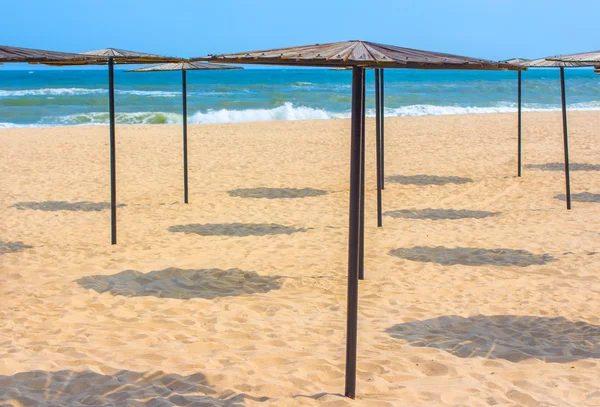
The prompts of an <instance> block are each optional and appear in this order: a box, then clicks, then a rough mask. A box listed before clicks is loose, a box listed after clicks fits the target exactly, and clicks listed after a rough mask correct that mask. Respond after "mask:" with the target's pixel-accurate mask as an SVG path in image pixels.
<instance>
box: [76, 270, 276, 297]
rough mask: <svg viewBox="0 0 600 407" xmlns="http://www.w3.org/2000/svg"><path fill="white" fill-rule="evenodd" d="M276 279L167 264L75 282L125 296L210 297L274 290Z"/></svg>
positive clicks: (241, 272)
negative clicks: (147, 271)
mask: <svg viewBox="0 0 600 407" xmlns="http://www.w3.org/2000/svg"><path fill="white" fill-rule="evenodd" d="M280 279H281V277H280V276H260V275H258V274H257V273H255V272H254V271H242V270H238V269H229V270H220V269H199V270H183V269H178V268H172V267H171V268H167V269H164V270H154V271H151V272H149V273H141V272H139V271H136V270H125V271H121V272H120V273H117V274H113V275H109V276H103V275H95V276H87V277H83V278H80V279H79V280H77V283H78V284H79V285H80V286H82V287H83V288H86V289H88V290H94V291H96V292H98V293H100V294H102V293H105V292H109V293H111V294H112V295H123V296H125V297H148V296H152V297H157V298H176V299H182V300H188V299H191V298H204V299H207V300H212V299H215V298H217V297H232V296H236V295H248V294H258V293H261V294H262V293H268V292H269V291H271V290H278V289H280V288H281V286H282V283H281V282H280V281H279V280H280Z"/></svg>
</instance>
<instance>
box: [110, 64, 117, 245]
mask: <svg viewBox="0 0 600 407" xmlns="http://www.w3.org/2000/svg"><path fill="white" fill-rule="evenodd" d="M108 111H109V123H110V225H111V244H117V166H116V156H115V150H116V140H115V61H114V59H113V58H109V59H108Z"/></svg>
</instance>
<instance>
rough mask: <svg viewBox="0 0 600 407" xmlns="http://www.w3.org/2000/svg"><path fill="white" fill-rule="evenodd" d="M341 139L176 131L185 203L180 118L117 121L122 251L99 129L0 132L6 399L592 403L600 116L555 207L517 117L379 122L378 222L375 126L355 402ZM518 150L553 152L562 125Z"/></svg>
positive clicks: (584, 130)
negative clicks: (151, 122)
mask: <svg viewBox="0 0 600 407" xmlns="http://www.w3.org/2000/svg"><path fill="white" fill-rule="evenodd" d="M349 128H350V122H349V120H325V121H297V122H269V123H240V124H226V125H195V126H190V128H189V133H190V134H189V135H190V140H189V149H190V153H189V154H190V155H189V161H190V166H189V167H190V204H189V205H185V204H183V186H182V158H181V127H180V126H176V125H173V126H170V125H156V126H119V127H118V128H117V140H118V142H117V171H118V185H117V194H118V202H119V203H120V204H124V205H125V206H122V207H120V208H119V210H118V245H116V246H111V245H110V244H109V243H110V211H109V210H107V209H106V205H102V203H106V202H108V201H109V200H110V195H109V191H110V190H109V172H108V169H109V161H108V160H109V154H108V128H107V127H63V128H39V129H4V130H1V131H0V148H1V151H2V160H1V162H0V166H1V173H2V176H1V177H0V185H1V190H2V192H3V193H2V194H1V195H0V216H1V219H2V222H1V225H0V226H1V231H0V240H1V241H2V244H1V245H0V266H1V269H2V272H1V275H2V282H1V283H0V297H1V298H2V300H1V301H0V404H2V403H6V404H8V405H15V406H31V405H38V404H44V405H46V404H49V405H78V403H80V404H87V405H119V406H120V405H138V404H136V403H140V404H142V403H148V404H149V405H152V406H163V405H200V406H204V405H217V406H278V407H282V406H312V405H317V406H332V407H333V406H336V407H337V406H392V405H393V406H485V405H490V406H491V405H502V406H504V405H512V406H519V405H524V406H598V405H600V386H599V383H600V380H599V378H600V316H599V315H598V310H599V309H600V245H599V242H600V168H598V167H597V166H598V164H600V149H599V148H598V137H599V134H598V132H599V131H600V130H599V129H600V112H570V113H569V129H570V144H571V162H572V163H574V164H595V165H596V167H594V166H588V167H584V168H587V169H588V170H587V171H573V172H572V174H571V184H572V192H573V194H574V195H573V196H574V200H573V210H571V211H567V210H566V209H565V202H564V200H561V199H560V194H564V173H563V172H562V171H545V170H543V169H542V170H541V169H535V168H527V167H526V168H525V169H524V173H523V177H522V178H520V179H518V178H517V177H516V170H517V167H516V162H517V161H516V152H517V140H516V115H515V114H489V115H463V116H439V117H414V118H390V119H389V120H387V121H386V161H385V164H386V177H389V181H388V182H387V183H386V185H385V190H384V191H383V197H384V201H383V204H384V211H385V212H387V214H386V216H384V218H383V221H384V227H383V228H377V227H376V204H375V197H376V183H375V172H374V169H375V141H374V139H375V137H374V131H375V130H374V121H373V120H372V119H370V120H369V121H368V122H367V143H368V144H367V148H368V151H367V179H366V185H367V195H366V214H365V217H366V220H365V222H366V231H365V234H366V236H365V240H366V249H365V251H366V252H365V269H366V280H365V281H361V282H360V303H359V331H358V382H357V396H358V397H357V400H355V401H352V400H349V399H346V398H344V397H343V396H342V394H343V391H344V366H345V328H346V325H345V322H346V276H347V256H348V253H347V240H348V186H349V163H348V161H349V140H350V135H349ZM523 137H524V145H523V158H524V163H525V164H526V165H527V164H537V165H541V164H548V163H561V162H562V160H563V150H562V148H563V140H562V126H561V115H560V112H551V113H526V114H524V121H523ZM543 168H544V167H543ZM553 168H554V167H553V166H552V165H551V166H548V167H547V169H553ZM558 168H559V169H560V164H558ZM392 181H393V182H392ZM265 188H287V189H283V190H269V189H265ZM305 188H310V189H305ZM290 196H291V197H290ZM557 196H558V197H557ZM53 201H64V202H63V203H60V202H59V203H56V202H53ZM86 202H88V203H86ZM73 203H77V204H73ZM15 204H17V205H16V206H14V205H15ZM41 209H43V210H41ZM65 209H73V210H65Z"/></svg>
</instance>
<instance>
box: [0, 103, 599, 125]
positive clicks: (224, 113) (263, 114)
mask: <svg viewBox="0 0 600 407" xmlns="http://www.w3.org/2000/svg"><path fill="white" fill-rule="evenodd" d="M516 110H517V106H516V104H513V103H500V104H497V105H495V106H488V107H481V106H437V105H410V106H402V107H397V108H388V107H386V108H385V116H386V117H399V116H443V115H461V114H488V113H515V112H516ZM559 110H560V106H549V105H540V104H524V105H523V111H525V112H548V111H559ZM569 110H570V111H583V110H600V101H594V102H584V103H573V104H570V105H569ZM366 116H367V117H375V110H374V109H368V110H367V111H366ZM349 117H350V112H349V111H346V112H332V111H327V110H324V109H315V108H311V107H306V106H294V105H293V104H292V103H290V102H286V103H284V104H283V105H281V106H278V107H275V108H272V109H245V110H228V109H220V110H208V111H205V112H196V113H194V114H191V115H190V116H189V118H188V121H189V123H191V124H209V123H241V122H265V121H279V120H325V119H344V118H349ZM182 120H183V118H182V115H181V114H179V113H169V112H130V113H125V112H122V113H119V112H117V115H116V122H117V124H120V125H123V124H180V123H182ZM108 121H109V116H108V113H107V112H91V113H78V114H70V115H67V116H59V117H54V116H47V117H44V118H43V119H42V120H41V121H40V122H39V123H35V124H23V125H21V124H14V123H7V122H0V128H13V127H42V126H71V125H107V124H108Z"/></svg>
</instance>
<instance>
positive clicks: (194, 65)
mask: <svg viewBox="0 0 600 407" xmlns="http://www.w3.org/2000/svg"><path fill="white" fill-rule="evenodd" d="M225 69H228V70H232V69H244V68H242V67H240V66H232V65H219V64H210V63H206V62H205V63H202V62H188V61H181V62H175V63H167V64H160V65H152V66H146V67H143V68H138V69H131V70H129V71H125V72H169V71H181V91H182V95H183V98H182V102H183V201H184V202H185V203H188V157H187V156H188V154H187V71H218V70H225Z"/></svg>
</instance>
